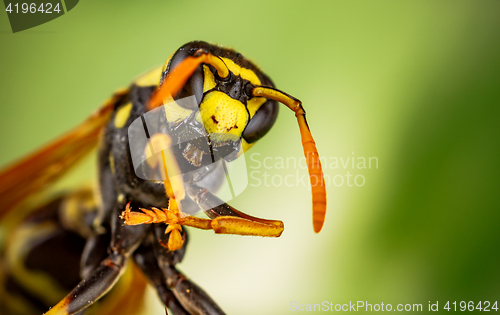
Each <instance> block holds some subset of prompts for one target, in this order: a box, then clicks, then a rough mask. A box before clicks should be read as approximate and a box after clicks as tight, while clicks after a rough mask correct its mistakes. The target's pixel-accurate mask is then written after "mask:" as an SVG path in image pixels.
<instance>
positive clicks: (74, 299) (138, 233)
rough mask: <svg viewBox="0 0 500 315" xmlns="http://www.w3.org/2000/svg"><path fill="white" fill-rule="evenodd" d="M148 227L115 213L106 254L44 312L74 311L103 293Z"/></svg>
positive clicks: (63, 313)
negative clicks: (128, 223) (130, 221)
mask: <svg viewBox="0 0 500 315" xmlns="http://www.w3.org/2000/svg"><path fill="white" fill-rule="evenodd" d="M147 229H148V227H147V226H146V225H144V226H126V225H123V221H122V220H121V219H119V218H118V215H116V216H113V217H112V220H111V232H112V236H111V243H110V246H109V252H110V254H109V256H108V257H107V258H106V259H104V260H103V261H102V262H101V263H100V265H99V266H97V268H95V270H93V271H92V272H91V273H90V274H89V276H88V277H86V278H85V279H84V280H82V281H81V282H80V283H79V284H78V285H77V286H76V287H75V288H74V289H73V290H72V291H71V292H70V293H69V294H68V295H67V296H66V297H65V298H64V299H62V300H61V301H60V302H59V303H58V304H57V305H56V306H54V307H53V308H52V309H51V310H49V311H48V312H47V313H46V315H56V314H57V315H70V314H76V313H78V312H79V311H81V310H83V309H85V308H86V307H88V306H90V305H91V304H92V303H94V302H95V301H97V300H98V299H99V298H101V297H102V296H103V295H104V294H106V293H107V292H108V291H109V290H110V289H111V288H112V287H113V286H114V284H115V283H116V282H117V281H118V279H119V278H120V276H121V275H122V273H123V271H124V270H125V268H124V267H125V265H126V263H127V261H128V258H129V256H130V255H131V254H132V253H133V251H134V250H135V249H136V248H137V247H138V246H139V244H140V243H141V242H142V240H143V239H144V237H145V235H146V232H147Z"/></svg>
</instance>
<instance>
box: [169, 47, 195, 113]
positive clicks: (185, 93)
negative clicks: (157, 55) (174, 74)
mask: <svg viewBox="0 0 500 315" xmlns="http://www.w3.org/2000/svg"><path fill="white" fill-rule="evenodd" d="M188 56H190V53H189V49H182V50H178V51H177V52H176V53H175V55H174V56H173V57H172V60H171V61H170V64H169V66H168V68H167V71H165V72H164V73H163V75H162V81H163V80H164V78H165V77H166V75H167V73H168V72H171V71H172V70H173V69H174V68H175V67H176V66H178V65H179V64H180V63H182V61H184V59H186V58H187V57H188ZM203 83H204V74H203V65H200V66H199V67H198V68H196V70H195V71H194V73H193V75H192V76H191V77H190V78H189V79H188V80H187V82H186V84H185V85H184V87H183V88H182V89H181V90H180V91H179V93H178V94H177V95H176V96H175V97H174V99H175V100H179V99H182V98H185V97H189V96H193V95H194V96H195V98H196V104H193V103H192V102H180V103H179V105H180V106H182V107H185V108H188V109H191V110H197V109H198V106H199V105H200V103H201V99H202V98H203Z"/></svg>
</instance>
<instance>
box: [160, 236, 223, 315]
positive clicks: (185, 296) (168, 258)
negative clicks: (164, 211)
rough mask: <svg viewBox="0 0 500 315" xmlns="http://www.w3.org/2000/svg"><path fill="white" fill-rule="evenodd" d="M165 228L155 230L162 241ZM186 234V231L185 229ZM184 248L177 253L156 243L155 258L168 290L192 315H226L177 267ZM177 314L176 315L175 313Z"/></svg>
mask: <svg viewBox="0 0 500 315" xmlns="http://www.w3.org/2000/svg"><path fill="white" fill-rule="evenodd" d="M163 231H164V228H161V227H160V228H157V229H155V232H156V237H157V239H158V240H161V238H162V235H163V234H164V233H163ZM183 232H184V233H186V232H185V229H183ZM185 235H187V234H185ZM186 243H187V242H186V241H185V242H184V246H183V247H182V248H181V249H179V250H177V251H170V250H168V248H165V247H164V246H162V245H161V243H160V242H159V241H158V242H155V243H154V245H155V246H154V249H155V256H156V259H157V264H158V266H159V268H160V269H161V271H162V273H163V275H164V277H165V278H166V284H167V286H168V288H169V289H170V290H171V291H172V292H173V293H174V296H175V298H176V299H177V301H179V302H180V304H181V305H182V306H183V307H184V309H185V310H187V312H188V313H189V314H191V315H224V314H226V313H224V311H223V310H222V309H221V308H220V307H219V306H218V305H217V304H216V303H215V302H214V300H212V298H211V297H210V296H209V295H208V294H207V293H206V292H205V291H203V289H202V288H200V287H199V286H198V285H196V284H195V283H194V282H192V281H191V280H189V279H187V278H186V276H184V275H183V274H182V273H181V272H180V271H179V270H177V268H176V267H175V265H176V264H177V263H178V262H180V261H181V260H182V257H183V255H184V251H185V248H186V247H185V244H186ZM172 311H173V310H172ZM174 314H176V313H174Z"/></svg>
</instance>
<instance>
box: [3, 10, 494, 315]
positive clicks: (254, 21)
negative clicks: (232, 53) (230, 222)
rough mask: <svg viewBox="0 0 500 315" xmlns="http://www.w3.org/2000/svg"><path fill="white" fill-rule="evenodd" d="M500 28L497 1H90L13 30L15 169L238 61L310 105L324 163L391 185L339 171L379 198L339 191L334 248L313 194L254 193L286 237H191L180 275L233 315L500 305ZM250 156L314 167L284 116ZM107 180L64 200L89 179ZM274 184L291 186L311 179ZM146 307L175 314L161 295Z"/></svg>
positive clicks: (7, 69) (246, 198)
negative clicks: (88, 121) (90, 125)
mask: <svg viewBox="0 0 500 315" xmlns="http://www.w3.org/2000/svg"><path fill="white" fill-rule="evenodd" d="M499 16H500V2H498V1H413V2H407V1H404V2H403V1H378V2H372V1H350V2H347V1H324V2H318V1H279V2H278V1H276V2H268V1H260V0H257V1H251V2H250V1H246V2H240V3H238V2H236V1H156V2H153V1H150V2H145V1H144V2H142V1H135V2H134V1H89V0H84V1H81V2H80V3H79V4H78V5H77V6H76V7H75V8H74V9H73V10H72V11H71V12H69V13H68V14H65V15H64V16H62V17H60V18H57V19H56V20H53V21H51V22H49V23H47V24H44V25H41V26H39V27H36V28H33V29H30V30H27V31H23V32H20V33H17V34H12V33H11V30H10V26H9V23H8V20H7V15H6V13H0V52H1V55H0V56H1V63H0V80H1V81H0V95H1V105H0V106H1V107H0V108H1V112H0V113H1V114H0V134H1V136H0V148H1V149H0V152H1V154H0V165H4V164H6V163H8V162H10V161H13V160H15V159H17V158H19V157H21V156H22V155H24V154H26V153H28V152H30V151H31V150H32V149H34V148H36V147H38V146H40V145H42V144H43V143H45V142H47V141H49V140H50V139H53V138H54V137H56V136H57V135H60V134H61V133H63V132H64V131H66V130H68V129H70V128H71V127H73V126H75V125H76V124H78V123H79V122H80V121H82V120H83V119H84V117H86V116H88V115H89V113H90V112H91V111H92V110H93V109H95V108H96V107H97V106H99V104H101V103H102V101H103V100H105V99H106V98H107V97H108V96H109V95H110V94H111V93H112V92H113V91H114V90H115V89H117V88H119V87H122V86H126V85H128V84H129V82H131V80H133V79H134V78H135V77H136V76H137V75H139V74H141V73H142V72H144V71H146V70H148V69H150V68H152V67H154V66H157V65H160V64H162V63H163V62H164V61H165V59H166V58H167V57H168V56H169V55H170V54H171V53H172V52H173V51H175V49H176V48H178V47H179V46H180V45H182V44H184V43H185V42H188V41H191V40H195V39H202V40H205V41H209V42H212V43H218V44H222V45H224V46H228V47H233V48H235V49H237V50H238V51H239V52H241V53H243V54H244V55H245V56H247V57H249V58H250V59H252V60H254V61H255V62H256V63H257V64H259V65H260V67H261V68H262V69H263V70H264V71H265V72H266V73H267V74H269V75H270V76H271V77H272V78H273V80H274V81H275V83H276V84H277V86H278V87H279V88H281V89H283V90H284V91H286V92H288V93H290V94H292V95H294V96H296V97H298V98H299V99H301V100H302V101H303V102H304V104H305V108H306V110H307V113H308V119H309V125H310V126H311V129H312V131H313V134H314V136H315V139H316V143H317V146H318V149H319V152H320V155H321V156H323V157H326V158H327V159H328V160H329V161H332V160H333V159H334V158H338V159H339V160H340V158H343V159H344V161H345V160H346V159H347V158H349V157H350V158H352V157H376V158H377V159H378V168H375V167H373V166H374V165H373V164H372V168H371V169H358V168H357V167H355V168H352V167H351V166H348V167H347V168H343V167H342V165H341V164H340V165H339V168H338V169H337V168H334V167H333V166H332V165H331V164H330V163H328V165H325V166H324V167H325V174H326V175H327V176H329V177H330V178H333V177H334V176H335V175H340V176H345V175H346V174H347V172H350V174H352V175H362V176H363V177H364V178H365V184H364V185H363V186H362V187H357V186H355V185H354V186H353V187H349V186H347V184H346V183H344V185H342V186H339V187H337V186H335V185H333V184H330V186H329V187H328V200H329V204H328V213H327V217H326V223H325V226H324V228H323V231H322V232H321V233H320V234H314V233H313V230H312V225H311V213H310V212H311V201H310V193H309V191H308V188H307V187H305V186H302V185H292V186H293V187H287V186H286V185H284V184H282V185H275V186H273V185H271V186H270V187H265V186H264V185H260V186H259V185H253V186H249V187H248V188H247V190H246V191H245V192H244V193H243V194H242V195H240V196H239V197H238V198H236V199H235V200H234V201H233V205H234V206H236V207H238V208H239V209H240V210H242V211H244V212H247V213H249V214H252V215H254V216H261V217H267V218H273V219H281V220H283V221H284V222H285V227H286V229H285V232H284V233H283V235H282V237H280V238H279V239H263V238H252V237H239V236H216V235H213V233H212V232H209V231H208V232H207V231H198V230H197V231H194V230H193V231H192V233H191V236H192V238H191V244H190V246H189V249H188V254H187V255H186V258H185V261H184V262H183V263H182V264H181V265H180V269H182V270H183V271H184V272H185V273H186V274H187V275H188V276H189V277H191V278H192V279H193V280H194V281H196V282H197V283H198V284H200V285H201V286H202V287H203V288H205V289H206V291H207V292H209V294H210V295H211V296H212V297H213V298H214V299H215V300H216V301H217V302H218V303H219V304H220V305H221V306H222V308H223V309H224V310H225V311H226V312H227V313H229V314H286V313H290V312H291V311H290V302H291V301H297V303H298V304H300V303H302V304H306V303H321V302H322V301H331V302H333V303H334V304H336V303H349V301H353V302H356V301H368V302H369V303H372V304H376V303H381V302H384V304H387V303H394V304H397V303H422V304H423V305H424V309H426V308H427V305H428V302H429V301H432V303H435V301H439V302H440V308H442V306H443V304H444V302H446V301H448V300H451V301H462V300H464V301H475V302H476V303H477V302H478V301H479V300H481V301H485V300H489V301H496V300H497V299H500V253H499V250H500V229H499V228H498V227H499V225H500V211H499V210H500V198H499V188H500V185H499V180H500V164H499V154H498V153H499V150H498V148H499V145H500V127H499V123H500V106H499V105H500V41H499V34H500V18H499ZM252 152H253V153H260V156H258V157H256V156H254V160H259V161H261V162H262V161H263V159H264V158H265V157H271V158H272V161H277V159H278V158H279V157H283V158H286V157H296V158H297V159H299V158H300V157H301V156H302V148H301V146H300V139H299V133H298V128H297V126H296V121H295V119H294V117H293V114H292V113H291V112H289V111H287V110H286V109H285V108H283V109H282V110H281V113H280V117H279V119H278V121H277V123H276V125H275V127H274V128H273V130H272V132H270V133H269V135H268V136H266V138H265V139H263V140H262V141H261V142H260V143H259V144H258V145H257V146H256V147H254V148H253V149H252V151H251V152H249V153H252ZM248 156H249V155H247V157H248ZM271 164H272V163H271ZM249 166H250V168H249V171H255V170H256V169H255V168H252V166H253V167H256V166H257V163H256V162H255V161H252V160H250V159H249ZM91 168H92V161H91V160H89V161H87V162H86V163H85V166H83V167H80V168H79V169H77V170H75V171H74V172H72V176H71V177H70V179H66V180H65V181H64V182H63V184H60V186H64V187H69V186H71V185H75V184H76V183H78V182H80V181H81V180H89V179H91V178H92V177H93V172H90V171H89V170H90V169H91ZM258 171H261V173H260V174H258V173H254V176H255V177H259V178H261V179H262V180H263V177H262V174H263V172H264V171H266V172H267V174H269V176H274V178H276V181H275V183H278V179H279V178H284V177H285V176H287V175H292V176H293V177H294V178H295V177H296V174H297V171H296V170H295V169H294V168H293V167H289V168H284V169H279V168H276V167H273V168H271V169H265V168H260V169H258ZM298 172H299V173H298V174H299V176H302V175H305V174H306V170H305V169H299V170H298ZM250 183H251V184H252V183H255V181H252V180H251V181H250ZM337 183H338V182H337ZM255 186H257V187H255ZM148 307H149V309H150V310H154V311H155V312H156V313H157V314H164V311H163V310H162V308H161V307H160V306H159V304H157V302H156V298H155V297H154V295H151V296H150V297H149V299H148Z"/></svg>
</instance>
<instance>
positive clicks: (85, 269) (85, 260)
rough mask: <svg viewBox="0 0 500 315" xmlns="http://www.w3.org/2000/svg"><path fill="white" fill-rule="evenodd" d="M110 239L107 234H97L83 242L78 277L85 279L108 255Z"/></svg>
mask: <svg viewBox="0 0 500 315" xmlns="http://www.w3.org/2000/svg"><path fill="white" fill-rule="evenodd" d="M110 241H111V238H110V235H109V234H107V233H106V234H97V235H94V236H92V237H91V238H89V239H88V240H87V242H86V243H85V247H84V249H83V252H82V257H81V259H80V277H81V278H82V279H86V278H87V277H89V276H90V274H91V273H92V271H94V270H95V269H96V268H97V267H98V266H99V264H100V263H101V262H102V261H103V260H104V259H106V257H107V256H108V253H107V249H108V246H109V242H110Z"/></svg>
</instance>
